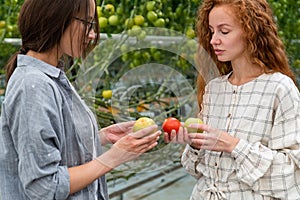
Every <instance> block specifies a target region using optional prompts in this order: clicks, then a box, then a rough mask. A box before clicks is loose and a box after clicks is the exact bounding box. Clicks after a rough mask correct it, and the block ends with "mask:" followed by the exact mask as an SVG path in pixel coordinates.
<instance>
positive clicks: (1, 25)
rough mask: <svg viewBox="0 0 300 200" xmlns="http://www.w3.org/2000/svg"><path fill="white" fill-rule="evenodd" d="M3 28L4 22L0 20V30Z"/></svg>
mask: <svg viewBox="0 0 300 200" xmlns="http://www.w3.org/2000/svg"><path fill="white" fill-rule="evenodd" d="M5 26H6V22H5V20H1V21H0V28H5Z"/></svg>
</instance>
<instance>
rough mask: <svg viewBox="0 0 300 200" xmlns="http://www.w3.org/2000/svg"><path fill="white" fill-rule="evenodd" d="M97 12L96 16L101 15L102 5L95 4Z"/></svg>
mask: <svg viewBox="0 0 300 200" xmlns="http://www.w3.org/2000/svg"><path fill="white" fill-rule="evenodd" d="M97 13H98V17H101V16H102V14H103V13H102V7H101V6H97Z"/></svg>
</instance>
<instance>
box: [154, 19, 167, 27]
mask: <svg viewBox="0 0 300 200" xmlns="http://www.w3.org/2000/svg"><path fill="white" fill-rule="evenodd" d="M165 25H166V22H165V20H164V19H163V18H158V19H157V20H156V21H155V22H154V26H156V27H164V26H165Z"/></svg>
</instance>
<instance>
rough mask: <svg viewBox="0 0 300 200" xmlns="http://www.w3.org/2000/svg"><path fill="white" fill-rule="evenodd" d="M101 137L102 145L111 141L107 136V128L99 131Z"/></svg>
mask: <svg viewBox="0 0 300 200" xmlns="http://www.w3.org/2000/svg"><path fill="white" fill-rule="evenodd" d="M98 134H99V137H100V141H101V144H102V145H105V144H108V143H109V141H108V140H107V138H106V129H105V128H102V129H101V130H100V131H99V132H98Z"/></svg>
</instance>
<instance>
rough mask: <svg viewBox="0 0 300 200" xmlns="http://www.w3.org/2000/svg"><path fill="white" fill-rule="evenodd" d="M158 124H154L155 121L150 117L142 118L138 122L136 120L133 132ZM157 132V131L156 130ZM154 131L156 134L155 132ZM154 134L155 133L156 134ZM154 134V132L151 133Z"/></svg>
mask: <svg viewBox="0 0 300 200" xmlns="http://www.w3.org/2000/svg"><path fill="white" fill-rule="evenodd" d="M155 124H156V123H155V122H154V120H153V119H151V118H149V117H141V118H139V119H138V120H136V122H135V123H134V125H133V127H132V131H133V132H136V131H139V130H141V129H144V128H147V127H149V126H152V125H155ZM155 131H156V130H155ZM155 131H154V132H155ZM154 132H153V133H154ZM151 133H152V132H151ZM151 133H149V134H151Z"/></svg>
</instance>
